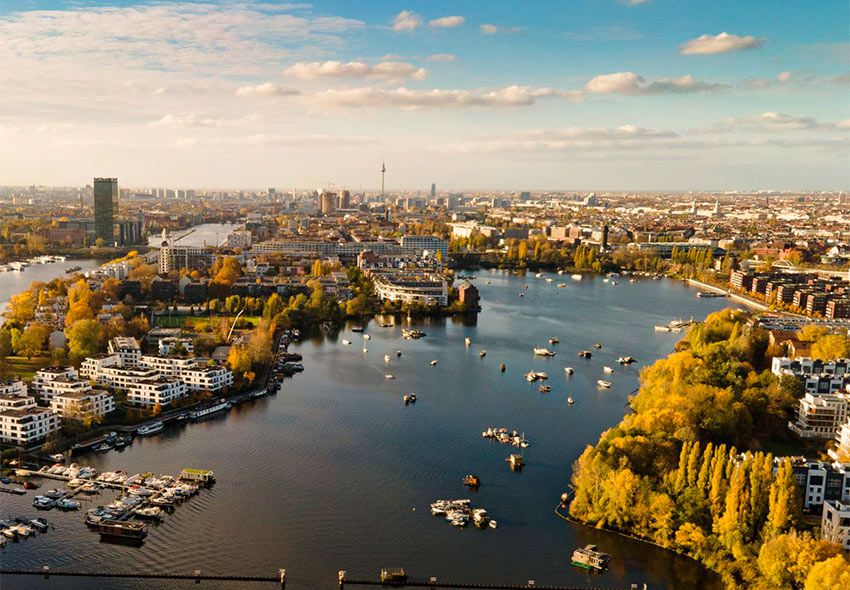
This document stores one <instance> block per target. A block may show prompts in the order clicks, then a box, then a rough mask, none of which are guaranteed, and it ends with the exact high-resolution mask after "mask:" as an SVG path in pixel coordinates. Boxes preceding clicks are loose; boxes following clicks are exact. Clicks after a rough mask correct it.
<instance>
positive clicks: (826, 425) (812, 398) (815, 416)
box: [788, 393, 850, 438]
mask: <svg viewBox="0 0 850 590" xmlns="http://www.w3.org/2000/svg"><path fill="white" fill-rule="evenodd" d="M848 398H850V394H848V393H826V394H818V393H806V395H804V396H803V398H802V399H801V400H800V406H799V408H798V409H797V420H796V421H794V422H789V423H788V428H790V429H791V431H792V432H793V433H795V434H796V435H797V436H800V437H802V438H834V437H835V435H836V434H837V433H838V429H839V428H840V427H841V425H842V424H843V423H844V421H845V420H846V419H847V407H848Z"/></svg>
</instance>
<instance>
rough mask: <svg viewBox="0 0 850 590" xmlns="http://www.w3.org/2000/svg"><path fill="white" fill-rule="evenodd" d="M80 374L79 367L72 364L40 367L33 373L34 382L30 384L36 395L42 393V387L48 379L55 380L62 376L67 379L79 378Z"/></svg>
mask: <svg viewBox="0 0 850 590" xmlns="http://www.w3.org/2000/svg"><path fill="white" fill-rule="evenodd" d="M79 376H80V374H79V373H77V369H75V368H74V367H70V366H60V367H45V368H43V369H39V370H38V371H36V373H35V375H33V378H32V383H31V384H30V386H31V388H32V392H33V393H34V394H35V395H39V394H40V393H41V389H42V387H44V384H45V383H46V382H48V381H53V380H54V379H59V378H61V377H65V378H67V379H77V378H79Z"/></svg>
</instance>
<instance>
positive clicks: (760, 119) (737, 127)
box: [697, 111, 846, 133]
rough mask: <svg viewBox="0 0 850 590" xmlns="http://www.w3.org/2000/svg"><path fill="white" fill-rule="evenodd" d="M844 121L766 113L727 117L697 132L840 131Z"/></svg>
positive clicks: (843, 126)
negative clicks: (827, 120)
mask: <svg viewBox="0 0 850 590" xmlns="http://www.w3.org/2000/svg"><path fill="white" fill-rule="evenodd" d="M845 123H846V121H838V122H836V123H824V122H821V121H818V120H817V119H815V118H814V117H795V116H793V115H786V114H784V113H776V112H773V111H768V112H766V113H762V114H761V115H757V116H755V117H728V118H726V119H724V120H722V121H721V122H719V123H717V124H715V125H713V126H711V127H707V128H701V129H699V130H697V131H699V132H701V133H727V132H733V131H749V132H752V131H762V132H769V133H774V132H780V133H784V132H788V131H826V132H829V131H840V130H843V129H844V128H845Z"/></svg>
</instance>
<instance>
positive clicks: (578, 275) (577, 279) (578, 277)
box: [570, 273, 582, 281]
mask: <svg viewBox="0 0 850 590" xmlns="http://www.w3.org/2000/svg"><path fill="white" fill-rule="evenodd" d="M570 278H571V279H572V280H574V281H580V280H581V279H582V276H581V275H580V274H578V273H576V274H574V275H570Z"/></svg>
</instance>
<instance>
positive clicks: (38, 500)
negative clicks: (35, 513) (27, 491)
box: [32, 496, 54, 510]
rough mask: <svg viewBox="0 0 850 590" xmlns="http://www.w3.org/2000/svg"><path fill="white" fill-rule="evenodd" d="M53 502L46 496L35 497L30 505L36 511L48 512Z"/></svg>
mask: <svg viewBox="0 0 850 590" xmlns="http://www.w3.org/2000/svg"><path fill="white" fill-rule="evenodd" d="M53 502H54V500H53V499H52V498H48V497H47V496H36V497H35V498H33V500H32V505H33V506H34V507H35V509H36V510H50V509H51V508H53Z"/></svg>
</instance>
